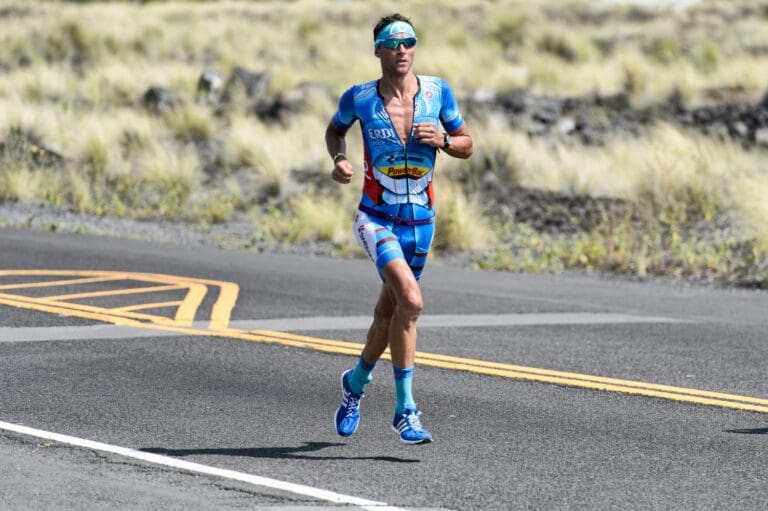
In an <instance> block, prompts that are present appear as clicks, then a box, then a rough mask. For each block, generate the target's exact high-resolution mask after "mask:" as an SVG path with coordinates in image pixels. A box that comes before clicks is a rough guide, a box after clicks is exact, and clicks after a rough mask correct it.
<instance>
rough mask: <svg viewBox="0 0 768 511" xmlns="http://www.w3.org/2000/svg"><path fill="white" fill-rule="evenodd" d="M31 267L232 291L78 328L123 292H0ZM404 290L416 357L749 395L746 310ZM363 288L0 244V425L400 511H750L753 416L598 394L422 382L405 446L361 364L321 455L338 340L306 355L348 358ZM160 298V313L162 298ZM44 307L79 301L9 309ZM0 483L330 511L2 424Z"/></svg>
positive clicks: (22, 505)
mask: <svg viewBox="0 0 768 511" xmlns="http://www.w3.org/2000/svg"><path fill="white" fill-rule="evenodd" d="M41 269H48V270H67V271H71V272H73V274H74V273H76V271H78V270H79V271H80V272H93V271H110V272H121V273H120V274H121V275H127V272H141V273H152V274H159V275H170V276H176V277H190V278H195V279H209V280H211V281H224V282H232V283H236V284H237V285H239V294H238V295H237V300H236V304H235V305H234V308H233V309H232V311H231V318H229V319H230V327H231V330H228V331H221V332H218V333H213V332H211V333H210V335H209V334H207V333H206V332H205V328H206V327H205V326H200V324H203V325H205V323H204V322H203V323H200V322H201V320H204V319H207V318H208V317H209V316H215V315H216V312H215V310H216V305H215V303H214V301H215V299H216V295H215V293H213V291H212V290H211V291H210V292H209V293H208V294H207V295H206V296H205V298H204V299H202V301H201V302H200V304H199V308H198V309H197V313H196V314H197V315H196V316H195V318H194V319H195V321H196V323H194V324H193V326H194V328H196V330H194V331H193V330H192V328H193V327H192V326H190V327H188V328H176V327H174V326H173V325H171V326H170V327H166V326H163V327H158V328H157V329H139V328H136V326H135V325H127V326H125V325H124V326H104V324H105V322H104V321H99V320H96V319H94V318H93V317H89V316H88V315H89V314H91V315H93V314H95V312H93V311H96V310H102V309H103V310H108V309H110V308H114V307H118V306H120V307H123V308H124V309H123V310H124V311H128V310H134V311H137V310H143V309H137V308H135V306H133V307H134V308H133V309H128V308H126V307H127V306H126V305H125V302H120V300H124V299H127V298H128V297H131V296H134V297H135V295H127V294H109V292H110V291H109V289H110V288H111V289H113V290H114V289H116V287H115V286H118V287H119V286H121V285H124V283H120V282H118V281H117V280H112V281H102V282H99V283H93V284H91V285H93V286H98V289H100V290H106V291H97V292H96V293H103V295H97V294H96V293H92V296H91V297H88V298H85V297H82V296H80V297H79V298H77V297H75V295H76V294H77V293H75V292H74V291H72V290H71V289H70V288H71V287H72V286H70V288H67V291H66V292H63V291H61V290H59V291H56V292H52V290H51V288H46V287H39V288H37V287H31V286H30V287H28V288H13V286H18V284H19V283H24V282H34V281H35V279H38V280H39V279H40V278H43V279H48V280H56V279H61V278H62V277H54V276H47V277H39V276H34V277H33V276H23V275H22V276H19V275H18V274H11V275H8V274H6V275H5V276H3V274H2V271H4V270H41ZM78 278H79V277H78ZM96 278H98V277H96ZM96 278H94V280H96ZM123 278H126V277H123ZM422 284H423V291H424V297H425V302H426V309H425V311H424V317H423V318H422V319H423V321H424V324H425V326H424V327H422V328H421V329H420V332H419V345H418V350H419V351H420V352H422V353H427V354H433V356H435V354H439V355H447V356H451V357H455V358H452V359H451V360H453V361H454V362H455V361H457V360H464V359H472V360H482V361H486V362H495V363H497V364H498V365H499V367H505V368H509V367H511V366H512V365H514V366H515V367H520V368H522V369H521V370H523V371H525V370H526V369H525V368H540V369H541V368H543V369H549V370H553V371H557V372H558V373H557V374H558V375H562V373H561V372H567V373H568V374H571V373H573V374H575V375H577V376H578V377H581V376H580V375H587V376H585V378H587V377H588V379H592V380H594V379H595V377H610V378H616V379H621V381H623V380H631V381H633V382H645V383H651V384H665V385H669V386H674V387H675V388H677V389H678V390H676V392H679V388H684V389H696V391H697V392H698V391H711V392H718V393H728V394H733V395H736V396H747V397H751V398H768V389H767V388H766V383H765V382H766V378H765V373H766V371H765V368H766V366H767V365H768V344H767V343H766V334H765V332H766V331H767V329H766V327H768V317H767V315H766V311H768V294H766V293H763V292H757V291H747V290H719V289H712V288H706V287H701V286H686V285H678V284H671V283H663V282H655V283H648V282H646V283H640V282H628V281H624V280H619V279H608V278H601V277H590V276H574V275H558V276H552V275H545V276H533V275H522V274H503V273H484V272H477V271H470V270H463V269H457V268H451V267H448V266H441V265H439V264H432V265H431V266H429V267H428V268H427V271H426V272H425V276H424V279H423V282H422ZM2 286H6V287H5V288H3V287H2ZM378 286H379V284H378V281H377V277H376V275H375V273H374V272H373V270H372V268H371V267H370V265H369V264H368V263H367V262H366V261H358V260H351V261H350V260H332V259H325V258H317V257H299V256H279V255H260V254H252V253H244V252H227V251H219V250H213V249H208V248H201V247H189V248H187V247H178V246H171V245H158V244H150V243H144V242H137V241H122V240H117V239H107V238H99V237H88V236H78V235H66V234H52V233H33V232H24V231H14V230H0V294H2V293H11V292H13V293H16V296H20V295H22V294H23V296H25V297H28V300H29V302H28V303H30V304H32V305H30V306H29V307H27V306H26V305H25V304H26V303H27V302H24V303H22V302H19V304H22V305H25V306H21V305H7V304H6V305H0V385H1V387H0V388H2V389H3V390H2V392H0V422H2V423H3V424H5V423H7V424H11V425H23V426H28V427H31V428H37V429H39V430H43V431H46V432H53V433H59V434H63V435H69V436H72V437H76V438H78V439H87V440H91V441H95V442H101V443H104V444H108V445H110V446H119V447H126V448H130V449H133V450H134V451H132V452H139V453H151V454H155V455H162V457H163V458H169V459H173V460H183V461H187V462H194V463H197V464H200V465H204V466H206V467H215V468H221V469H228V470H231V471H233V472H237V473H239V474H248V475H250V476H261V477H264V478H269V481H273V480H276V481H282V482H288V483H294V484H297V485H302V488H310V489H317V490H328V491H331V492H335V493H336V494H340V495H343V496H347V497H350V498H358V499H364V501H365V502H368V501H372V502H376V503H386V504H387V505H389V506H392V507H397V508H400V509H462V510H463V509H618V508H621V509H624V508H631V509H697V510H699V509H764V508H765V507H766V505H768V490H766V476H765V473H766V472H768V457H767V456H766V451H768V449H766V443H767V442H768V437H766V433H768V415H766V413H760V412H755V411H745V410H739V409H733V408H728V407H723V406H719V405H707V404H695V403H689V402H680V401H678V400H674V399H664V398H659V397H650V395H633V394H627V393H624V392H615V391H606V390H598V388H600V385H597V384H595V385H594V388H580V387H574V386H571V385H564V384H554V383H550V382H548V381H547V380H546V377H543V376H542V377H539V376H535V377H533V378H531V379H522V378H517V377H509V375H507V376H504V375H497V376H494V375H490V374H481V373H482V371H476V370H460V369H461V368H453V367H449V366H448V364H444V365H440V366H433V365H428V364H419V365H417V367H416V372H415V392H416V400H417V402H418V403H419V405H420V407H421V408H422V410H423V411H424V415H423V417H422V418H423V422H424V424H425V426H427V427H428V429H430V431H431V432H432V434H433V435H434V437H435V442H434V443H433V444H430V445H425V446H406V445H402V444H400V443H399V442H398V441H397V439H396V437H395V436H394V434H393V433H392V432H391V431H390V429H389V422H390V420H391V413H392V405H393V384H392V378H391V366H390V365H389V363H388V362H387V361H382V362H380V363H379V365H378V366H377V370H376V373H375V379H374V382H373V383H372V384H371V385H370V386H369V387H368V388H367V395H366V397H365V398H364V399H363V404H362V413H363V419H362V423H361V426H360V430H359V431H358V433H356V435H355V436H353V437H351V438H349V439H343V438H340V437H338V436H337V435H336V434H335V431H334V429H333V425H332V419H331V417H332V414H333V411H334V410H335V408H336V406H338V402H339V397H340V396H339V388H338V387H339V383H338V378H339V375H340V373H341V371H342V370H344V369H345V368H347V367H350V366H351V365H352V364H353V363H354V360H355V358H354V356H352V355H349V354H345V353H344V352H343V346H346V345H343V344H342V343H337V344H332V343H331V344H317V343H322V342H326V341H323V340H330V341H346V342H351V343H361V342H362V341H363V339H364V336H365V330H364V321H365V316H367V315H368V314H369V313H370V311H371V308H372V306H373V303H374V300H375V298H376V294H377V290H378ZM62 289H63V287H62ZM94 289H96V288H94ZM190 289H193V288H192V287H190ZM209 289H211V288H210V287H209ZM157 292H158V293H160V294H162V293H169V295H168V297H165V298H163V300H166V301H165V302H164V303H166V304H168V303H176V302H172V300H175V298H173V297H171V296H170V294H171V293H172V291H169V290H166V289H164V288H163V289H161V286H158V290H157ZM57 293H58V295H59V296H60V297H61V296H64V295H66V296H67V297H69V298H60V299H68V300H72V301H79V303H80V304H82V309H78V310H77V311H78V312H77V315H76V316H71V315H69V314H64V313H62V312H61V310H60V309H57V308H51V307H52V306H51V307H49V309H50V310H32V308H30V307H38V309H40V308H45V307H44V305H45V304H46V303H48V304H49V305H50V303H51V302H44V301H42V300H44V299H46V297H47V299H49V300H50V296H51V295H55V294H57ZM223 295H224V292H223V291H222V293H221V296H223ZM163 296H165V295H163ZM36 300H38V301H36ZM14 303H15V302H14ZM185 303H187V302H185ZM217 303H218V302H217ZM41 304H42V305H41ZM87 307H90V308H87ZM164 307H166V308H167V307H169V306H168V305H165V306H164ZM180 307H183V305H181V306H180ZM162 308H163V307H158V311H159V310H160V309H162ZM83 311H85V312H83ZM158 311H155V312H153V313H157V314H160V312H158ZM149 312H152V311H149ZM276 319H279V320H280V321H278V322H275V321H274V320H276ZM268 321H272V323H269V322H268ZM270 325H271V326H272V327H275V326H281V327H286V326H290V325H294V326H293V327H292V328H283V329H282V330H281V331H282V332H291V331H293V332H294V333H295V334H296V336H298V335H300V336H302V337H301V338H302V339H309V341H307V342H309V343H310V344H311V343H312V342H314V343H316V344H312V346H309V349H307V348H306V347H304V348H302V347H296V345H291V344H290V342H289V341H291V340H292V339H293V340H295V339H299V337H295V336H294V337H290V336H288V335H285V334H281V335H282V337H280V339H282V340H281V341H280V342H264V340H265V339H267V338H266V337H264V338H262V337H259V336H254V335H253V334H252V333H245V332H251V331H252V330H254V329H257V328H258V329H266V330H269V329H270V328H265V326H270ZM336 325H337V326H336ZM228 332H229V333H228ZM233 332H234V333H233ZM237 332H243V333H242V334H238V333H237ZM275 335H277V334H275ZM313 339H315V340H316V341H313ZM313 346H314V348H313ZM317 346H321V347H320V348H317ZM334 346H336V347H339V346H341V348H338V349H339V350H342V351H340V352H334V351H333V349H336V348H334ZM425 360H426V359H425ZM456 364H458V365H461V364H460V363H459V362H456ZM486 365H488V364H486ZM488 366H489V367H490V365H488ZM462 367H463V366H462ZM505 374H506V373H505ZM619 387H621V386H620V385H619ZM694 394H695V392H694ZM697 395H698V394H697ZM702 395H703V394H702ZM765 404H768V402H766V403H765ZM765 411H768V408H766V410H765ZM0 471H1V472H2V474H3V477H2V478H0V508H4V509H5V508H7V509H41V508H45V509H114V508H122V509H239V508H249V509H253V508H257V509H280V510H285V509H302V510H310V509H315V508H322V509H329V508H332V507H334V506H336V505H335V504H332V503H331V501H330V500H329V499H327V498H322V497H318V496H313V494H302V493H300V492H298V493H297V492H296V491H291V490H286V489H284V488H283V489H281V488H278V487H275V486H269V485H263V484H254V483H253V481H251V482H248V481H242V480H240V481H238V480H234V479H233V478H231V477H222V476H213V475H206V474H202V473H199V472H192V471H189V470H186V469H183V468H173V467H170V466H163V465H158V464H155V463H152V462H149V461H146V460H140V459H135V458H130V457H126V456H123V455H120V454H115V453H110V452H104V451H100V450H99V449H97V448H93V449H92V448H84V447H76V446H72V445H69V444H67V443H66V442H63V441H52V440H47V439H45V438H41V437H39V436H34V435H29V434H22V433H19V432H14V431H12V430H9V429H8V428H3V427H0ZM318 495H319V494H318ZM338 505H339V506H342V507H343V508H344V509H349V508H352V509H354V508H360V507H363V508H366V509H379V508H381V509H384V507H383V506H380V505H378V504H375V505H374V504H365V503H363V504H359V505H358V506H355V505H353V504H344V505H341V504H338Z"/></svg>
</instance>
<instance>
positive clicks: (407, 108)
mask: <svg viewBox="0 0 768 511" xmlns="http://www.w3.org/2000/svg"><path fill="white" fill-rule="evenodd" d="M417 90H418V89H417ZM416 92H417V91H413V92H410V91H408V92H405V93H403V94H402V95H401V96H398V95H394V94H388V93H386V92H384V91H381V96H382V98H384V107H385V108H386V109H387V115H389V119H390V121H392V127H394V128H395V132H397V136H398V137H400V140H401V141H402V142H403V144H405V143H406V142H407V141H408V136H409V135H410V133H411V129H412V128H413V99H414V97H415V96H416Z"/></svg>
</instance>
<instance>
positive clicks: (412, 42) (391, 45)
mask: <svg viewBox="0 0 768 511" xmlns="http://www.w3.org/2000/svg"><path fill="white" fill-rule="evenodd" d="M401 44H402V45H403V46H405V47H406V48H413V47H414V46H416V38H415V37H405V38H403V39H397V38H394V37H392V38H390V39H384V40H383V41H381V42H380V43H379V47H382V46H383V47H384V48H387V49H389V50H396V49H397V48H398V47H400V45H401Z"/></svg>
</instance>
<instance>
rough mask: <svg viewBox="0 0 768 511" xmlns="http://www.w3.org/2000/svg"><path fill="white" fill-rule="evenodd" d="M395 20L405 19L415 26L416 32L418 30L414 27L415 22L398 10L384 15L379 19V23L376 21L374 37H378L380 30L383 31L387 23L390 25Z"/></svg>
mask: <svg viewBox="0 0 768 511" xmlns="http://www.w3.org/2000/svg"><path fill="white" fill-rule="evenodd" d="M394 21H404V22H406V23H408V24H409V25H410V26H411V28H413V30H414V32H415V31H416V28H414V26H413V23H411V20H409V19H408V18H406V17H405V16H403V15H402V14H400V13H399V12H396V13H394V14H390V15H389V16H384V17H383V18H381V19H380V20H379V22H378V23H376V26H375V27H373V38H374V39H376V37H377V36H378V35H379V32H381V30H382V29H383V28H384V27H386V26H387V25H389V24H390V23H392V22H394Z"/></svg>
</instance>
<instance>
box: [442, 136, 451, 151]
mask: <svg viewBox="0 0 768 511" xmlns="http://www.w3.org/2000/svg"><path fill="white" fill-rule="evenodd" d="M449 147H451V136H450V135H449V134H448V133H443V149H448V148H449Z"/></svg>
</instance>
